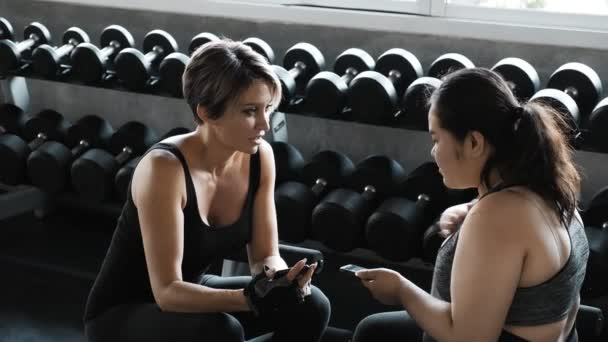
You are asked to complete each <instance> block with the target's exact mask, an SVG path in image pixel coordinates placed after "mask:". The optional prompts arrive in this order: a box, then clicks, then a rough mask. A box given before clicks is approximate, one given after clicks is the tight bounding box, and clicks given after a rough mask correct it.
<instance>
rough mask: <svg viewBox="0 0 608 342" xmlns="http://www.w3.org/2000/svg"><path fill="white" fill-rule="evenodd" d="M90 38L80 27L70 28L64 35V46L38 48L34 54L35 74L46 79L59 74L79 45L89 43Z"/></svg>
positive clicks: (42, 46) (44, 45)
mask: <svg viewBox="0 0 608 342" xmlns="http://www.w3.org/2000/svg"><path fill="white" fill-rule="evenodd" d="M89 42H90V40H89V36H88V35H87V34H86V32H84V31H83V30H81V29H79V28H78V27H70V28H69V29H67V31H65V33H64V34H63V46H61V47H59V48H54V47H52V46H50V45H48V44H43V45H40V46H39V47H37V48H36V49H35V50H34V52H33V54H32V65H33V67H34V72H35V73H36V74H38V75H40V76H43V77H46V78H54V77H56V76H57V75H58V74H59V71H60V66H61V63H62V62H65V59H66V58H68V57H69V56H70V53H71V52H72V51H73V50H74V49H75V48H76V46H77V45H78V44H81V43H89Z"/></svg>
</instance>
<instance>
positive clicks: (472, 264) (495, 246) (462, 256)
mask: <svg viewBox="0 0 608 342" xmlns="http://www.w3.org/2000/svg"><path fill="white" fill-rule="evenodd" d="M515 201H517V199H516V198H514V196H512V195H503V194H495V195H493V196H488V198H486V199H485V200H484V201H483V202H480V203H478V205H477V206H476V207H475V208H473V209H472V210H471V212H470V213H469V215H467V217H466V219H465V221H464V223H463V226H462V228H461V231H460V236H459V240H458V245H457V248H456V254H455V257H454V263H453V267H452V282H451V289H450V290H451V297H452V298H451V299H452V301H451V303H449V302H446V301H442V300H439V299H437V298H434V297H433V296H431V295H430V294H428V293H427V292H425V291H423V290H422V289H420V288H418V287H417V286H416V285H414V284H413V283H412V282H410V281H409V280H407V279H405V278H403V280H402V282H401V293H400V297H401V302H402V304H403V305H404V306H405V308H406V309H407V310H408V312H409V314H411V315H412V317H413V318H414V319H415V320H416V322H417V323H418V324H419V325H420V326H421V328H422V329H424V330H425V331H426V332H427V333H428V334H430V335H431V336H433V337H434V338H435V339H437V340H439V341H496V340H497V338H498V336H499V335H500V332H501V330H502V328H503V326H504V321H505V318H506V315H507V312H508V310H509V307H510V305H511V302H512V300H513V295H514V293H515V290H516V288H517V285H518V283H519V278H520V275H521V270H522V267H523V261H524V258H525V249H524V247H523V246H522V244H521V235H519V234H518V233H517V229H515V228H514V227H520V228H521V226H524V225H525V224H526V222H524V219H522V218H521V215H517V213H518V210H517V209H515V208H516V207H517V204H516V203H515Z"/></svg>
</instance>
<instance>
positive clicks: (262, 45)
mask: <svg viewBox="0 0 608 342" xmlns="http://www.w3.org/2000/svg"><path fill="white" fill-rule="evenodd" d="M243 44H245V45H247V46H249V47H250V48H252V49H253V51H255V52H257V53H259V54H260V55H262V56H263V57H264V58H266V60H267V61H268V63H270V64H273V63H274V50H272V47H270V45H269V44H268V43H266V42H265V41H264V40H263V39H261V38H257V37H250V38H247V39H245V40H243Z"/></svg>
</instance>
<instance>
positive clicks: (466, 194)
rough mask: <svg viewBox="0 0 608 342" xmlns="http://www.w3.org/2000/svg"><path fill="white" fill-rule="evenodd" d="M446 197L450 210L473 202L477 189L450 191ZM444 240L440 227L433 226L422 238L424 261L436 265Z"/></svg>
mask: <svg viewBox="0 0 608 342" xmlns="http://www.w3.org/2000/svg"><path fill="white" fill-rule="evenodd" d="M446 196H447V204H446V208H448V207H451V206H454V205H458V204H462V203H468V202H471V201H472V200H473V199H474V198H475V197H477V189H475V188H473V189H465V190H460V189H448V190H447V194H446ZM444 209H445V208H444ZM438 218H439V217H437V219H438ZM444 240H445V237H443V236H441V235H440V229H439V226H438V225H437V224H433V225H431V226H430V227H429V228H428V229H427V230H426V231H425V232H424V235H423V236H422V260H424V261H426V262H429V263H432V264H434V263H435V260H436V259H437V252H438V251H439V248H440V247H441V245H442V243H443V241H444Z"/></svg>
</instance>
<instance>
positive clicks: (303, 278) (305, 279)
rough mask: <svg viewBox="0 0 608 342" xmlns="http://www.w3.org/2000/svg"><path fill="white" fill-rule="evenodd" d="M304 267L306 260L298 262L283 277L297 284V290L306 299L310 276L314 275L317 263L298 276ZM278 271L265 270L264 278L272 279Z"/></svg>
mask: <svg viewBox="0 0 608 342" xmlns="http://www.w3.org/2000/svg"><path fill="white" fill-rule="evenodd" d="M305 266H306V258H304V259H302V260H300V261H298V262H297V263H296V264H295V265H293V266H292V267H291V269H289V272H287V274H286V275H285V277H286V278H287V279H288V280H289V281H290V282H293V281H296V282H297V284H298V288H299V290H300V291H301V295H302V297H306V296H308V295H310V282H311V279H312V275H313V274H314V273H315V270H316V269H317V263H316V262H315V263H314V264H312V265H310V267H309V268H308V270H307V271H305V272H304V273H302V274H300V273H301V272H302V270H303V269H304V267H305ZM277 271H279V270H274V269H266V270H265V272H266V276H267V277H268V278H271V279H272V278H274V275H275V273H276V272H277Z"/></svg>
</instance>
